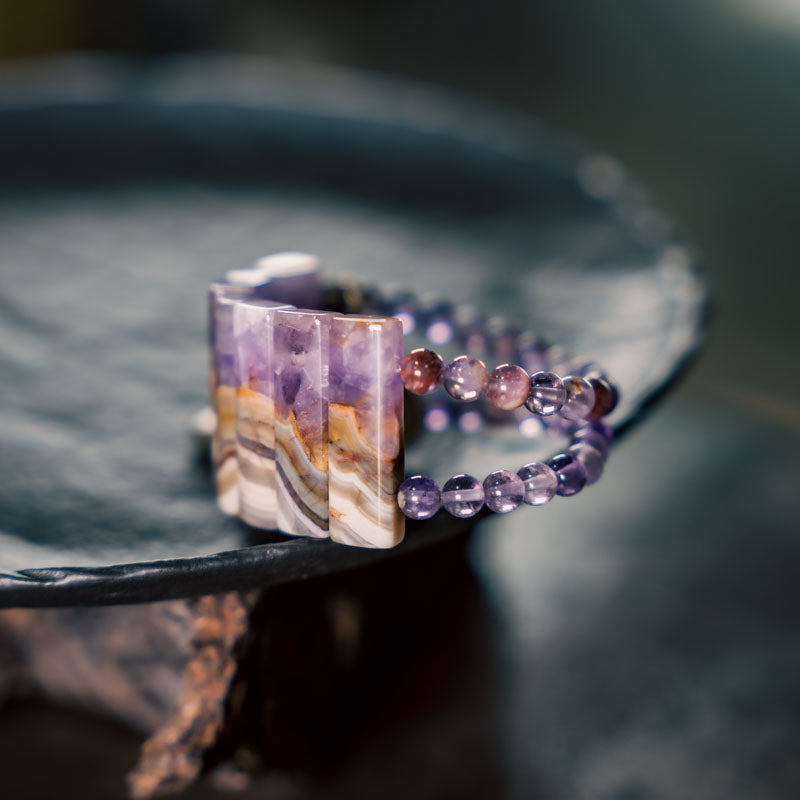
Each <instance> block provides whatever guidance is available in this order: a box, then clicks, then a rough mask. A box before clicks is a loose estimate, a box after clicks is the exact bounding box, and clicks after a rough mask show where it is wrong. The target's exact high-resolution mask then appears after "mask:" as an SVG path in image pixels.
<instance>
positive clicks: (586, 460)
mask: <svg viewBox="0 0 800 800" xmlns="http://www.w3.org/2000/svg"><path fill="white" fill-rule="evenodd" d="M567 452H568V453H570V454H571V455H573V456H575V457H576V458H577V459H578V460H579V461H580V462H581V464H583V466H584V468H585V469H586V485H587V486H591V485H592V484H593V483H597V481H599V480H600V476H601V475H602V474H603V469H604V468H605V465H606V460H605V458H604V457H603V454H602V453H601V452H600V451H599V450H598V449H597V448H595V447H590V446H589V445H588V444H582V443H581V444H573V445H570V447H568V448H567Z"/></svg>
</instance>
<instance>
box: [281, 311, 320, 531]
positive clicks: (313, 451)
mask: <svg viewBox="0 0 800 800" xmlns="http://www.w3.org/2000/svg"><path fill="white" fill-rule="evenodd" d="M330 322H331V315H330V314H328V313H326V312H323V311H311V310H304V309H278V310H276V311H275V312H274V314H273V326H272V327H273V331H272V333H273V339H272V342H273V351H272V358H273V367H274V369H273V372H274V390H273V391H274V395H273V396H274V401H275V462H276V485H277V521H278V529H279V530H281V531H283V532H284V533H289V534H293V535H297V536H314V537H318V538H323V537H327V536H328V349H329V347H328V342H329V330H330Z"/></svg>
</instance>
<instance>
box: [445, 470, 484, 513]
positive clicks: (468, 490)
mask: <svg viewBox="0 0 800 800" xmlns="http://www.w3.org/2000/svg"><path fill="white" fill-rule="evenodd" d="M483 497H484V495H483V484H482V483H481V482H480V481H479V480H478V479H477V478H473V477H472V475H454V476H453V477H452V478H450V479H449V480H448V481H447V483H445V485H444V486H443V487H442V505H443V506H444V507H445V509H446V510H447V511H448V512H449V513H450V514H452V515H453V516H454V517H462V518H465V517H474V516H475V515H476V514H477V513H478V512H479V511H480V510H481V509H482V508H483Z"/></svg>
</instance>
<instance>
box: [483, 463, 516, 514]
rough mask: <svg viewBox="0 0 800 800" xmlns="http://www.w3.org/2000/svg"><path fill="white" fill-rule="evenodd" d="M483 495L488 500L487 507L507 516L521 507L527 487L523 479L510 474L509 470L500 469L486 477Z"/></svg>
mask: <svg viewBox="0 0 800 800" xmlns="http://www.w3.org/2000/svg"><path fill="white" fill-rule="evenodd" d="M483 493H484V497H485V498H486V505H487V506H489V508H491V509H492V511H496V512H497V513H498V514H507V513H508V512H509V511H513V510H514V509H515V508H518V507H519V504H520V503H521V502H522V499H523V496H524V495H525V486H524V485H523V483H522V478H520V477H519V476H518V475H515V474H514V473H513V472H509V471H508V470H507V469H499V470H497V472H492V473H491V474H490V475H487V476H486V480H485V481H484V482H483Z"/></svg>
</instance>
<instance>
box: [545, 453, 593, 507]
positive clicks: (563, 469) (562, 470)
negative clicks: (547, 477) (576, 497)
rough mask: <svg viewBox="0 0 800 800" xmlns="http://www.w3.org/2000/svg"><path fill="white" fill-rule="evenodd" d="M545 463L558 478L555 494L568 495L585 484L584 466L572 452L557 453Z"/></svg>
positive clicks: (574, 492)
mask: <svg viewBox="0 0 800 800" xmlns="http://www.w3.org/2000/svg"><path fill="white" fill-rule="evenodd" d="M547 463H548V466H550V467H551V468H552V470H553V472H555V473H556V477H557V478H558V489H556V494H557V495H560V496H561V497H570V496H571V495H573V494H577V493H578V492H579V491H580V490H581V489H583V487H584V486H586V467H584V466H583V464H582V463H581V462H580V461H579V460H578V459H577V458H576V457H575V456H574V455H573V454H572V453H559V454H558V455H557V456H553V457H552V458H551V459H550V461H548V462H547Z"/></svg>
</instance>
